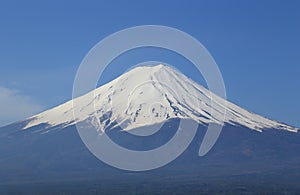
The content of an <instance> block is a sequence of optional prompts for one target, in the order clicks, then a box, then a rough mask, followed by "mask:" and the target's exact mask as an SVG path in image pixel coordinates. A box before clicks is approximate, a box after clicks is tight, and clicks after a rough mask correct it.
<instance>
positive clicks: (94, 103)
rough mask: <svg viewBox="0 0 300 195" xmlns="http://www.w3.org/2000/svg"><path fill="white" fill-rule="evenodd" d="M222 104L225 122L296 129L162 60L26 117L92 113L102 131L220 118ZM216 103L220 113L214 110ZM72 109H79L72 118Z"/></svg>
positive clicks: (36, 121) (65, 120) (66, 120)
mask: <svg viewBox="0 0 300 195" xmlns="http://www.w3.org/2000/svg"><path fill="white" fill-rule="evenodd" d="M212 96H213V98H212ZM91 97H92V98H91ZM73 101H76V103H74V102H73ZM212 101H214V102H213V105H214V106H213V107H212ZM224 104H226V105H227V107H226V115H225V120H224V122H225V123H228V124H232V125H242V126H245V127H248V128H250V129H253V130H257V131H262V130H263V129H265V128H275V129H282V130H288V131H294V132H297V131H298V129H297V128H293V127H290V126H288V125H285V124H282V123H279V122H276V121H272V120H269V119H267V118H264V117H262V116H259V115H257V114H254V113H251V112H249V111H247V110H245V109H243V108H241V107H239V106H237V105H234V104H232V103H230V102H228V101H226V100H224V99H222V98H220V97H218V96H217V95H215V94H213V93H211V92H210V91H209V90H207V89H206V88H204V87H203V86H201V85H199V84H198V83H196V82H194V81H192V80H191V79H190V78H188V77H186V76H185V75H183V74H182V73H180V72H179V71H177V70H175V69H173V68H171V67H169V66H165V65H162V64H159V65H156V66H141V67H136V68H134V69H131V70H130V71H128V72H126V73H124V74H123V75H121V76H119V77H118V78H116V79H114V80H113V81H111V82H109V83H107V84H105V85H103V86H100V87H99V88H97V89H95V90H94V91H91V92H89V93H87V94H85V95H83V96H81V97H78V98H76V99H74V100H71V101H68V102H66V103H64V104H62V105H59V106H57V107H55V108H53V109H50V110H47V111H45V112H42V113H40V114H38V115H35V116H33V117H31V118H29V119H27V121H28V123H27V125H26V126H25V127H24V129H28V128H30V127H33V126H36V125H40V124H47V125H48V127H53V126H62V127H66V126H69V125H74V124H75V123H77V122H80V121H84V120H88V119H90V118H92V119H93V120H95V125H97V126H98V128H99V129H100V130H101V131H104V130H105V129H107V128H108V127H110V128H111V127H113V126H117V125H120V126H121V127H122V128H123V129H124V130H131V129H135V128H137V127H141V126H148V125H153V124H158V123H163V122H165V121H167V120H169V119H174V118H180V119H193V120H195V121H197V122H198V123H199V124H208V123H212V122H213V123H218V124H222V121H223V115H222V109H224ZM73 105H75V106H73ZM78 105H80V106H78ZM212 109H213V111H214V113H216V114H214V115H213V116H212V115H211V114H210V113H211V112H212ZM73 112H75V113H79V115H78V114H76V118H74V115H73ZM77 115H78V116H77Z"/></svg>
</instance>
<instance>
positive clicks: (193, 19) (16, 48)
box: [0, 0, 300, 127]
mask: <svg viewBox="0 0 300 195" xmlns="http://www.w3.org/2000/svg"><path fill="white" fill-rule="evenodd" d="M299 9H300V3H299V2H297V1H287V2H285V1H250V0H249V1H246V0H245V1H238V0H236V1H76V2H74V1H48V2H45V1H43V2H42V1H6V2H3V1H2V2H1V3H0V43H1V44H0V67H1V71H0V107H1V109H0V119H1V120H0V126H1V125H3V124H7V123H9V122H13V121H15V120H19V119H22V118H24V117H26V116H29V115H31V114H34V113H37V112H39V111H41V110H45V109H47V108H51V107H53V106H55V105H58V104H60V103H63V102H65V101H67V100H69V99H71V97H72V86H73V81H74V77H75V74H76V70H77V68H78V66H79V65H80V62H81V60H82V59H83V58H84V56H85V55H86V53H87V52H88V51H89V50H90V49H91V48H92V47H93V46H94V45H95V44H96V43H97V42H98V41H100V40H101V39H103V38H105V37H106V36H108V35H110V34H111V33H114V32H116V31H119V30H121V29H124V28H128V27H132V26H137V25H145V24H156V25H166V26H170V27H174V28H178V29H180V30H182V31H185V32H187V33H189V34H190V35H192V36H194V37H195V38H197V39H198V40H199V41H200V42H201V43H202V44H203V45H204V46H205V47H206V48H207V49H208V50H209V51H210V53H211V54H212V56H213V57H214V59H215V60H216V62H217V64H218V65H219V68H220V70H221V73H222V75H223V79H224V81H225V85H226V89H227V97H228V99H229V100H230V101H232V102H234V103H236V104H238V105H240V106H242V107H244V108H246V109H249V110H251V111H253V112H256V113H258V114H261V115H263V116H266V117H268V118H271V119H275V120H279V121H283V122H285V123H288V124H291V125H295V126H298V127H299V126H300V120H299V119H300V114H299V110H300V103H299V100H300V90H299V86H300V79H299V73H300V55H299V53H300V36H299V34H300V25H299V24H300V12H299ZM151 55H152V56H151ZM135 56H140V57H141V56H143V59H149V58H150V59H149V60H151V57H153V58H156V59H154V60H159V59H157V58H164V57H165V56H169V57H170V56H172V55H162V54H161V53H159V52H158V53H155V51H145V52H143V51H140V52H136V54H133V55H131V56H130V55H129V57H127V58H126V57H125V58H124V64H125V61H126V64H129V62H135V61H134V57H135ZM175 59H176V60H175ZM166 60H167V59H166ZM119 61H121V60H119ZM172 62H177V63H179V62H181V61H180V59H178V60H177V58H176V56H173V59H169V63H172ZM124 69H126V68H125V67H124ZM188 70H189V69H188V68H187V69H186V70H183V71H187V72H186V74H190V76H191V77H192V78H193V79H195V80H197V79H198V77H197V78H196V75H193V71H190V72H188ZM119 74H120V70H119V71H111V72H110V73H109V74H107V75H108V76H107V77H106V78H104V81H105V79H106V80H109V79H112V78H114V77H115V76H117V75H119ZM199 82H201V79H199ZM8 110H10V111H9V113H8Z"/></svg>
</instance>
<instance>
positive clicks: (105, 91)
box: [0, 65, 300, 194]
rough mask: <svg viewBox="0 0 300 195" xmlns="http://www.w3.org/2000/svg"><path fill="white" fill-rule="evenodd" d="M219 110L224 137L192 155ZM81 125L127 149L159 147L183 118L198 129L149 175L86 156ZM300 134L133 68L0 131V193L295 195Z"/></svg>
mask: <svg viewBox="0 0 300 195" xmlns="http://www.w3.org/2000/svg"><path fill="white" fill-rule="evenodd" d="M91 97H92V98H91ZM212 97H213V98H212ZM91 100H92V101H91ZM211 100H213V101H214V102H213V103H212V102H211ZM75 101H76V102H75ZM224 104H226V105H227V108H226V115H225V120H224V128H223V130H222V132H221V135H220V137H219V139H218V141H217V142H216V144H215V146H214V147H213V148H212V150H211V151H210V152H209V153H208V154H207V155H205V156H204V157H199V156H198V150H199V147H200V144H201V142H202V139H203V137H204V135H205V133H206V129H207V125H208V124H209V123H215V124H222V117H223V116H222V109H223V107H222V106H224ZM73 105H75V107H74V108H73ZM212 105H214V106H212ZM74 112H75V113H77V114H76V116H75V117H74V116H73V113H74ZM212 112H214V113H216V114H215V115H211V114H210V113H212ZM91 118H92V119H93V120H90V119H91ZM86 120H89V121H91V122H92V124H93V125H94V126H96V127H97V128H98V129H99V131H106V132H107V134H108V135H109V136H110V138H111V139H112V140H114V141H115V142H116V143H118V144H119V145H121V146H123V147H126V148H129V149H134V150H150V149H153V148H156V147H158V146H161V145H163V144H164V143H166V142H167V141H168V140H170V139H171V138H172V136H174V134H175V133H176V130H177V127H178V126H179V122H180V120H184V121H190V120H192V121H195V122H197V123H198V124H199V126H198V129H197V134H196V136H195V138H194V140H193V141H192V143H191V144H190V145H189V147H188V149H187V150H186V151H185V152H184V153H183V154H182V155H181V156H180V157H178V158H177V159H176V160H174V161H173V162H171V163H170V164H168V165H167V166H164V167H161V168H159V169H157V170H154V171H151V172H130V171H122V170H118V169H115V168H112V167H110V166H109V165H107V164H105V163H103V162H101V161H99V160H98V159H97V158H96V157H94V156H93V155H92V154H91V153H90V152H89V151H88V149H87V148H86V147H85V145H84V144H83V142H82V140H81V139H80V137H79V135H78V132H77V129H76V126H75V124H76V123H80V122H82V121H86ZM157 125H158V126H159V127H161V129H160V130H159V131H155V132H148V133H147V132H146V133H145V132H143V133H142V134H143V135H145V134H147V135H148V136H139V135H140V132H138V131H136V130H140V127H145V126H147V127H149V126H150V127H153V126H155V127H157ZM183 130H184V129H183ZM298 130H299V129H298V128H295V127H292V126H289V125H286V124H283V123H280V122H276V121H272V120H270V119H267V118H264V117H262V116H259V115H257V114H254V113H252V112H249V111H247V110H245V109H243V108H240V107H239V106H237V105H235V104H232V103H230V102H228V101H226V100H224V99H222V98H220V97H218V96H216V95H214V94H212V93H211V92H210V91H208V90H207V89H206V88H204V87H202V86H201V85H199V84H198V83H196V82H194V81H192V80H191V79H189V78H188V77H186V76H185V75H183V74H182V73H180V72H179V71H177V70H175V69H173V68H171V67H169V66H165V65H157V66H143V67H136V68H134V69H131V70H129V71H128V72H126V73H124V74H123V75H121V76H120V77H118V78H116V79H115V80H113V81H111V82H109V83H107V84H105V85H103V86H101V87H99V88H97V89H95V90H94V91H91V92H89V93H87V94H85V95H83V96H80V97H77V98H76V99H74V100H72V101H69V102H66V103H64V104H62V105H59V106H57V107H55V108H53V109H50V110H47V111H45V112H42V113H40V114H38V115H35V116H32V117H30V118H28V119H26V120H24V121H19V122H16V123H13V124H11V125H8V126H5V127H2V128H0V193H1V194H2V193H15V194H19V193H20V192H23V193H24V192H25V193H26V192H28V193H35V194H40V193H44V192H45V191H44V190H46V191H47V192H49V194H53V193H64V192H65V193H72V194H73V193H75V192H77V193H85V194H86V193H98V194H99V193H111V194H115V193H124V192H127V193H128V194H132V193H145V192H147V193H151V194H155V193H171V192H172V193H173V192H174V191H176V192H177V193H179V194H180V193H182V194H184V193H188V192H190V193H194V194H196V193H200V192H201V193H213V194H216V193H221V194H224V193H228V194H232V193H234V194H243V193H262V192H264V193H266V192H267V193H271V194H274V192H278V191H279V192H282V193H286V192H289V193H295V192H297V191H299V190H300V188H299V187H298V186H299V185H298V184H299V182H298V181H300V180H299V179H300V174H299V173H300V166H299V162H300V154H299V147H300V136H299V133H298ZM101 133H102V132H99V134H101ZM274 190H275V191H274Z"/></svg>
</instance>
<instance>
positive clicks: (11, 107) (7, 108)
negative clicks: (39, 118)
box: [0, 86, 42, 127]
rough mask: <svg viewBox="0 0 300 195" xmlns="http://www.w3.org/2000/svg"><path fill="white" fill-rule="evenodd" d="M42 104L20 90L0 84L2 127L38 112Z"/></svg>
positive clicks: (0, 120) (0, 118)
mask: <svg viewBox="0 0 300 195" xmlns="http://www.w3.org/2000/svg"><path fill="white" fill-rule="evenodd" d="M41 110H42V106H41V105H39V104H37V103H35V102H34V100H33V99H32V98H31V97H29V96H27V95H24V94H22V93H20V91H18V90H14V89H8V88H5V87H1V86H0V127H1V126H4V125H7V124H9V123H12V122H16V121H18V120H22V119H25V118H27V117H29V116H32V115H34V114H37V113H38V112H40V111H41Z"/></svg>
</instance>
